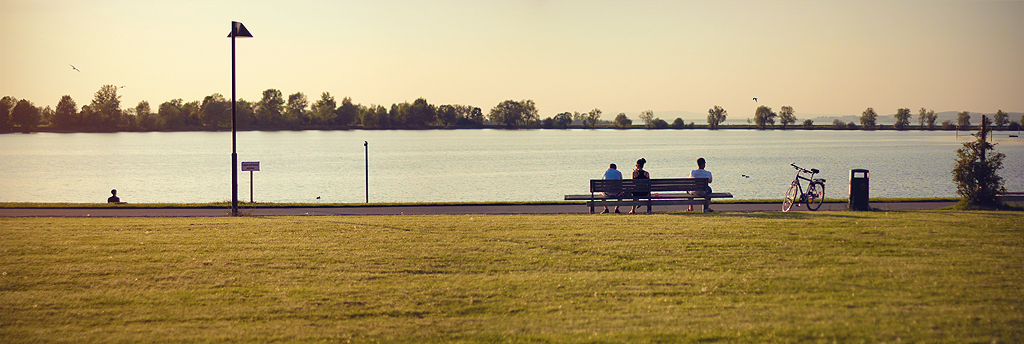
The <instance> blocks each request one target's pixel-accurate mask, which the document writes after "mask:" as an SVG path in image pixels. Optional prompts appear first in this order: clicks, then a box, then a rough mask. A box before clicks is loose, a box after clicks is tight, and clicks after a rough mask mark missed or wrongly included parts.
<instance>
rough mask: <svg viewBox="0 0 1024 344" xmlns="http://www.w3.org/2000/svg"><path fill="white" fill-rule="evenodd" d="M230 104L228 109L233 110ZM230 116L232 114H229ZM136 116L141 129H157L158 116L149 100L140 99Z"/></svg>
mask: <svg viewBox="0 0 1024 344" xmlns="http://www.w3.org/2000/svg"><path fill="white" fill-rule="evenodd" d="M230 106H231V105H230V104H229V105H228V111H231V109H230ZM228 116H231V115H230V114H228ZM135 117H136V120H135V121H136V123H137V124H138V126H139V129H141V130H157V129H158V128H159V124H158V123H157V117H156V116H154V115H153V111H152V110H150V108H149V102H148V101H145V100H143V101H140V102H139V104H138V105H135Z"/></svg>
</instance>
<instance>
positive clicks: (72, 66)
mask: <svg viewBox="0 0 1024 344" xmlns="http://www.w3.org/2000/svg"><path fill="white" fill-rule="evenodd" d="M70 66H71V69H74V70H75V71H76V72H79V73H81V72H82V71H80V70H78V68H75V65H70Z"/></svg>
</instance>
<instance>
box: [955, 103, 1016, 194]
mask: <svg viewBox="0 0 1024 344" xmlns="http://www.w3.org/2000/svg"><path fill="white" fill-rule="evenodd" d="M981 118H982V125H981V126H980V127H981V128H979V130H978V133H977V134H972V136H974V137H975V140H974V141H971V142H965V143H964V144H963V147H961V148H960V149H958V150H957V151H956V154H957V158H956V165H955V167H953V182H955V183H956V185H957V186H956V192H957V194H960V196H963V197H964V202H966V203H967V204H968V205H971V206H982V207H994V206H998V205H999V201H998V199H997V198H996V195H997V194H1000V193H1005V192H1006V189H1005V188H1004V187H1003V178H1002V177H1000V176H999V175H998V173H997V172H998V171H999V169H1001V168H1002V167H1003V159H1004V158H1005V157H1006V155H1004V154H1003V153H995V154H992V153H990V152H989V151H993V150H994V147H995V145H994V144H991V143H989V142H988V141H986V140H985V137H986V136H988V132H989V131H990V130H991V129H990V128H989V126H988V125H986V124H985V122H986V121H985V119H986V117H985V116H982V117H981Z"/></svg>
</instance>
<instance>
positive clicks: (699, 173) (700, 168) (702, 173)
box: [688, 158, 712, 211]
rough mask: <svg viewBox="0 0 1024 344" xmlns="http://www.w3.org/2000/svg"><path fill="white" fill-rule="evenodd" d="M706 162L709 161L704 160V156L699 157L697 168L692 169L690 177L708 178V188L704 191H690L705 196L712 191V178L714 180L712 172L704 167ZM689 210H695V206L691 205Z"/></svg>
mask: <svg viewBox="0 0 1024 344" xmlns="http://www.w3.org/2000/svg"><path fill="white" fill-rule="evenodd" d="M706 164H707V162H706V161H704V158H699V159H697V169H696V170H693V171H690V178H707V180H708V188H707V189H705V190H704V191H690V193H691V194H693V195H696V196H703V195H705V194H709V193H711V185H710V184H711V180H712V178H711V172H710V171H708V170H705V169H704V166H705V165H706ZM688 210H689V211H693V206H692V205H691V206H690V207H689V208H688Z"/></svg>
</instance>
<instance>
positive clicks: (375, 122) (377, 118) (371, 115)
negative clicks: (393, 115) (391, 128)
mask: <svg viewBox="0 0 1024 344" xmlns="http://www.w3.org/2000/svg"><path fill="white" fill-rule="evenodd" d="M359 121H360V123H362V125H363V128H367V129H379V128H386V127H387V126H388V121H389V119H388V110H387V109H385V108H384V107H383V106H381V105H370V106H369V107H367V108H365V109H363V110H362V111H360V112H359Z"/></svg>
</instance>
